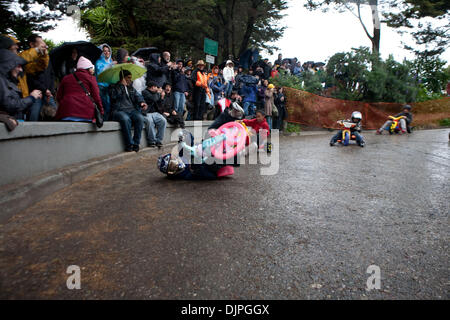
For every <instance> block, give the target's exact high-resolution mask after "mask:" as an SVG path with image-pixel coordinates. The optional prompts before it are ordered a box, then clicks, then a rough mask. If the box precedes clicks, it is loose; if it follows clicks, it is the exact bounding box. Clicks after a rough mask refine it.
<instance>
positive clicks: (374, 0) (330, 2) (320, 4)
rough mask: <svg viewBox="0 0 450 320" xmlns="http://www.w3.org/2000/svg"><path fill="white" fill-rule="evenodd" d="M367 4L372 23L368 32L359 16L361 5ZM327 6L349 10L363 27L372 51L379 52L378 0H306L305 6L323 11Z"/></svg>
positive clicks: (339, 9)
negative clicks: (369, 8) (371, 29)
mask: <svg viewBox="0 0 450 320" xmlns="http://www.w3.org/2000/svg"><path fill="white" fill-rule="evenodd" d="M364 4H368V5H370V7H371V10H372V24H373V31H372V34H370V32H369V30H368V28H367V26H366V23H364V21H363V19H362V17H361V6H362V5H364ZM329 6H334V8H335V9H337V10H338V11H341V12H342V11H344V10H348V11H349V12H351V13H352V14H353V15H354V16H355V17H356V18H357V19H358V21H359V23H360V24H361V26H362V27H363V29H364V32H365V34H366V36H367V37H368V38H369V40H370V41H371V43H372V52H374V53H376V52H380V40H381V25H380V17H379V7H378V6H379V1H378V0H320V1H314V0H308V1H307V3H306V4H305V7H306V8H307V9H309V10H316V9H319V8H323V10H324V12H326V11H327V10H328V7H329Z"/></svg>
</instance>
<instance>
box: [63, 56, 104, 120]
mask: <svg viewBox="0 0 450 320" xmlns="http://www.w3.org/2000/svg"><path fill="white" fill-rule="evenodd" d="M74 74H75V75H76V77H77V78H78V79H79V80H80V81H81V82H82V83H83V85H84V87H85V88H86V90H87V91H89V93H90V95H91V97H92V98H93V99H94V101H95V103H96V104H97V106H98V107H99V108H100V112H101V113H102V114H103V112H104V111H103V105H102V100H101V98H100V90H99V88H98V84H97V80H96V78H95V76H94V65H93V64H92V62H91V61H89V60H88V59H86V58H85V57H80V59H79V60H78V63H77V70H76V72H75V73H74ZM74 74H68V75H66V76H65V77H64V78H63V80H62V81H61V83H60V85H59V89H58V92H57V94H56V100H57V101H58V105H59V107H58V111H57V112H56V116H55V118H56V120H62V121H77V122H93V120H94V119H95V107H94V104H93V103H92V101H91V99H90V98H89V97H88V96H87V95H86V93H85V92H84V90H83V88H82V87H81V86H80V84H79V83H78V81H77V79H76V78H75V76H74Z"/></svg>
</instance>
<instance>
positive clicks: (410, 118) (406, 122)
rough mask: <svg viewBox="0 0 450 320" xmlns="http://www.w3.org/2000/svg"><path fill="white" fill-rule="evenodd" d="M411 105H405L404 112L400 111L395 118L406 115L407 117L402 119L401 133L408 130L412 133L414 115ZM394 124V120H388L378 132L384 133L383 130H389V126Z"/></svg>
mask: <svg viewBox="0 0 450 320" xmlns="http://www.w3.org/2000/svg"><path fill="white" fill-rule="evenodd" d="M411 109H412V108H411V106H410V105H409V104H406V105H404V106H403V112H400V113H399V114H397V115H396V116H395V118H398V117H405V118H406V119H400V127H401V128H402V131H401V132H399V133H400V134H404V133H406V132H408V133H411V126H410V125H411V122H412V121H413V115H412V113H411ZM391 126H392V120H388V121H386V122H385V123H384V124H383V126H382V127H381V128H380V129H378V130H377V134H382V133H383V130H389V128H390V127H391Z"/></svg>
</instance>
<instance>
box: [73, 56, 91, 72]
mask: <svg viewBox="0 0 450 320" xmlns="http://www.w3.org/2000/svg"><path fill="white" fill-rule="evenodd" d="M94 68H95V67H94V65H93V64H92V62H91V60H89V59H87V58H85V57H83V56H81V57H80V59H78V62H77V71H78V70H88V71H89V73H90V74H92V75H94Z"/></svg>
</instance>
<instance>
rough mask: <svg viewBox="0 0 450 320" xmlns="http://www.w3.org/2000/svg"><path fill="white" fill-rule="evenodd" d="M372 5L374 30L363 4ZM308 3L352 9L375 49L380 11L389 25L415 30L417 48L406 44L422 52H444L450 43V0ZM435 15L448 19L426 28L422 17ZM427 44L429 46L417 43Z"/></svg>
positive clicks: (312, 7) (315, 6)
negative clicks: (442, 23)
mask: <svg viewBox="0 0 450 320" xmlns="http://www.w3.org/2000/svg"><path fill="white" fill-rule="evenodd" d="M364 4H366V5H370V7H371V9H372V23H373V32H372V34H370V33H369V31H368V28H367V26H366V24H365V23H364V21H363V20H362V18H361V6H362V5H364ZM305 7H306V8H308V9H310V10H316V9H319V8H322V9H323V10H324V11H325V12H326V11H327V10H328V9H329V8H334V9H336V10H339V11H344V10H348V11H350V12H351V13H352V14H353V15H354V16H355V17H356V18H357V19H358V20H359V22H360V24H361V25H362V27H363V29H364V32H365V33H366V35H367V37H368V38H369V39H370V41H371V42H372V52H379V51H380V39H381V27H380V18H379V15H380V13H381V15H382V16H383V17H384V20H383V21H381V22H385V23H386V24H387V26H389V27H392V28H396V29H398V31H399V32H402V33H404V32H405V30H408V31H409V32H411V35H412V37H413V39H414V40H415V42H416V48H412V47H410V46H405V47H406V48H407V49H409V50H411V51H414V52H415V53H416V54H418V53H421V54H422V55H424V54H425V55H428V56H433V55H440V54H441V53H442V52H444V51H445V50H446V49H447V48H448V46H449V43H450V34H449V31H450V23H448V21H450V20H449V18H450V17H449V14H448V12H449V10H450V2H449V1H448V0H447V1H446V0H400V1H399V0H308V1H307V3H306V4H305ZM426 17H429V18H435V19H434V21H438V20H442V21H446V22H447V23H446V25H444V26H433V25H432V24H431V23H429V22H428V23H426V28H424V26H423V24H422V23H421V22H420V19H422V18H426ZM422 45H425V47H426V49H425V50H418V49H417V47H420V46H422Z"/></svg>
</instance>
